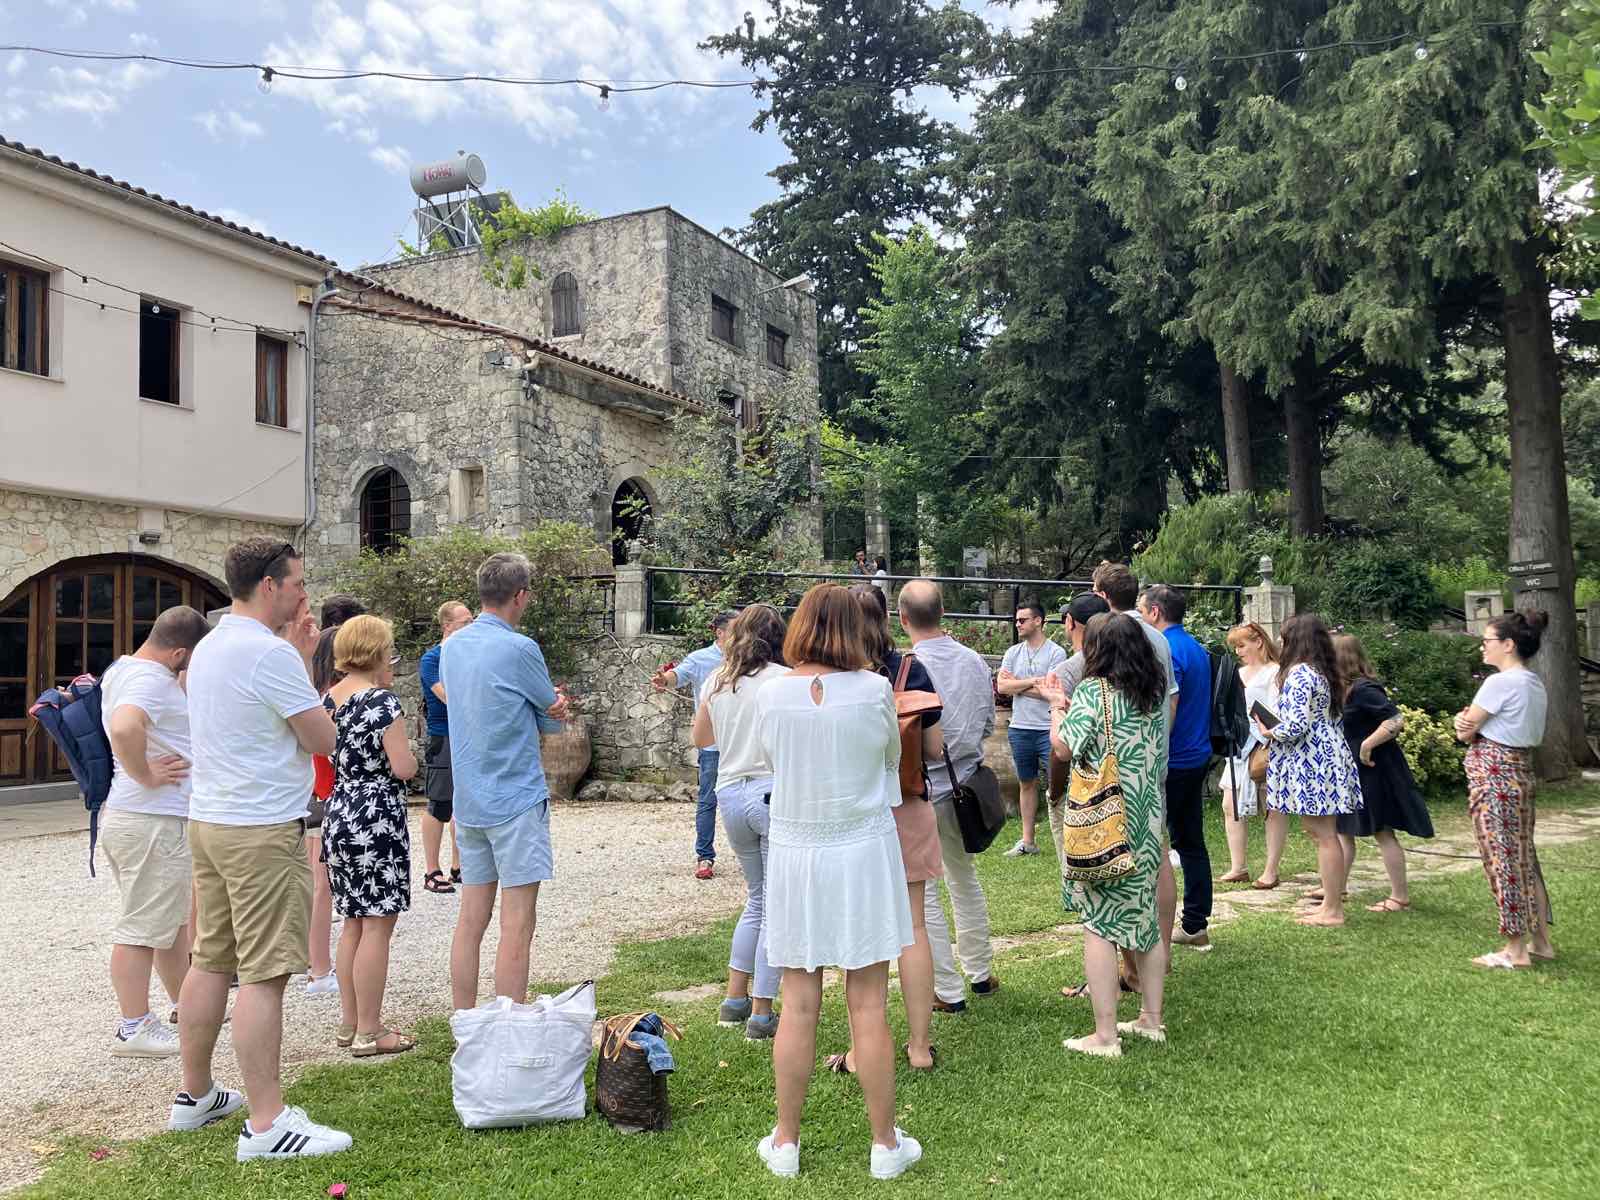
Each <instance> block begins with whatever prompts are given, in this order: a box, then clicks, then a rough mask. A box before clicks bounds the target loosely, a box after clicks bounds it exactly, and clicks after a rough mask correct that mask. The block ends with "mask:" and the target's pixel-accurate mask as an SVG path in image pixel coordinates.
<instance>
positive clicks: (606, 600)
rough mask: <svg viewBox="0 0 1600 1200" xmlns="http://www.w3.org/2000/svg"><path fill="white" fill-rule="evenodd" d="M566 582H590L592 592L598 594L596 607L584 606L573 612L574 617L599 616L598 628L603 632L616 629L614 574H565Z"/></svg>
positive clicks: (612, 631)
mask: <svg viewBox="0 0 1600 1200" xmlns="http://www.w3.org/2000/svg"><path fill="white" fill-rule="evenodd" d="M564 578H565V579H566V580H567V582H568V583H588V584H592V585H593V587H592V589H590V590H592V591H593V592H595V593H597V594H598V596H599V600H600V604H599V607H598V608H595V607H589V606H585V607H584V608H580V609H576V610H574V612H573V614H572V615H573V616H574V617H580V618H583V619H584V620H587V619H589V618H591V617H596V618H599V620H598V622H597V625H598V628H599V629H600V630H601V631H603V632H605V633H615V632H616V631H617V577H616V576H615V575H567V576H564Z"/></svg>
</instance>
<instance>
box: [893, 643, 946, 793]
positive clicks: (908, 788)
mask: <svg viewBox="0 0 1600 1200" xmlns="http://www.w3.org/2000/svg"><path fill="white" fill-rule="evenodd" d="M914 657H915V656H914V655H912V654H911V653H909V652H908V653H906V654H902V655H901V656H900V673H899V674H898V675H897V676H896V677H895V681H894V707H895V712H896V714H897V715H898V716H899V718H900V797H901V799H903V800H925V799H927V796H928V768H927V764H926V763H924V762H923V761H922V714H923V713H925V712H929V711H931V710H932V709H935V708H943V707H944V701H943V700H941V699H939V693H938V692H923V691H916V692H908V691H906V676H907V675H909V674H910V673H911V660H912V659H913V658H914Z"/></svg>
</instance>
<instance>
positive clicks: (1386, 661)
mask: <svg viewBox="0 0 1600 1200" xmlns="http://www.w3.org/2000/svg"><path fill="white" fill-rule="evenodd" d="M1344 632H1346V633H1350V634H1354V635H1355V636H1356V637H1358V638H1360V639H1361V644H1362V645H1363V646H1365V647H1366V649H1367V657H1368V658H1370V659H1371V660H1372V665H1373V668H1374V669H1375V670H1376V671H1377V672H1378V678H1380V679H1381V680H1383V683H1384V686H1385V687H1386V688H1388V690H1389V697H1390V699H1392V700H1393V701H1394V702H1395V703H1396V704H1402V705H1409V706H1410V707H1412V708H1420V709H1424V710H1426V711H1428V712H1435V713H1451V714H1454V713H1457V712H1460V711H1461V710H1462V709H1463V708H1465V707H1466V706H1467V705H1468V704H1470V703H1471V702H1472V697H1473V695H1474V694H1475V693H1476V692H1477V690H1478V684H1479V683H1480V682H1481V681H1482V679H1483V675H1484V667H1483V660H1482V656H1481V655H1480V653H1479V643H1478V640H1477V639H1476V638H1471V637H1465V636H1461V635H1458V634H1444V633H1426V632H1423V631H1420V630H1413V629H1401V628H1400V627H1399V626H1397V625H1393V624H1388V625H1351V626H1347V627H1345V629H1344Z"/></svg>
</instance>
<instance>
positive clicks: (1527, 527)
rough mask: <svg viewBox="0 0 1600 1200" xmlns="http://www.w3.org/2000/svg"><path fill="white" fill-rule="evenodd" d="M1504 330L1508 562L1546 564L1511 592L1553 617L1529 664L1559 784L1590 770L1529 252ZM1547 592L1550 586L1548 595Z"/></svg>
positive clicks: (1568, 532)
mask: <svg viewBox="0 0 1600 1200" xmlns="http://www.w3.org/2000/svg"><path fill="white" fill-rule="evenodd" d="M1511 262H1512V270H1513V272H1514V276H1513V277H1512V278H1511V279H1508V281H1507V284H1506V297H1505V307H1504V311H1503V314H1502V316H1501V327H1502V331H1503V333H1504V335H1505V348H1506V413H1507V417H1508V419H1509V423H1510V427H1511V562H1512V566H1513V569H1515V567H1516V565H1517V564H1519V563H1527V564H1533V563H1549V564H1550V566H1551V569H1550V570H1548V571H1546V572H1544V573H1543V574H1542V576H1541V575H1538V574H1537V573H1535V574H1534V575H1532V576H1530V577H1529V580H1528V581H1529V583H1531V582H1532V580H1533V578H1542V581H1543V585H1542V586H1538V587H1524V586H1523V585H1522V582H1521V580H1519V581H1518V583H1517V592H1516V601H1515V602H1516V605H1517V607H1519V608H1537V609H1539V610H1540V611H1542V612H1544V613H1545V614H1547V615H1548V617H1549V618H1550V624H1549V626H1548V627H1547V628H1546V630H1545V635H1544V644H1543V646H1542V648H1541V649H1540V651H1539V653H1538V654H1537V655H1536V656H1535V657H1534V658H1533V659H1532V660H1531V662H1530V663H1529V665H1530V666H1532V667H1533V668H1534V669H1535V670H1536V671H1538V672H1539V675H1540V677H1541V678H1542V679H1543V680H1544V686H1545V691H1546V692H1547V693H1548V695H1549V698H1550V711H1549V719H1548V721H1547V723H1546V726H1545V735H1544V746H1543V747H1542V749H1541V750H1540V751H1539V753H1538V755H1537V764H1538V769H1539V774H1540V776H1541V777H1542V778H1545V779H1564V778H1566V777H1567V776H1568V775H1570V774H1571V773H1572V770H1573V767H1574V766H1576V765H1578V764H1581V763H1586V762H1588V761H1590V754H1589V747H1588V743H1587V741H1586V740H1585V736H1584V715H1583V691H1582V686H1581V683H1580V681H1579V678H1578V618H1577V613H1576V612H1575V610H1574V607H1573V566H1572V524H1571V518H1570V515H1569V513H1568V510H1567V456H1566V447H1565V445H1564V444H1563V441H1562V434H1561V380H1560V376H1559V375H1558V374H1557V372H1556V352H1555V335H1554V332H1553V330H1552V328H1551V324H1550V286H1549V281H1548V279H1547V278H1546V276H1545V270H1544V266H1543V264H1541V263H1540V262H1539V258H1538V254H1537V252H1536V250H1535V248H1534V247H1533V246H1532V245H1530V244H1528V243H1526V242H1523V243H1519V244H1517V245H1516V246H1514V247H1512V250H1511ZM1552 585H1553V586H1552Z"/></svg>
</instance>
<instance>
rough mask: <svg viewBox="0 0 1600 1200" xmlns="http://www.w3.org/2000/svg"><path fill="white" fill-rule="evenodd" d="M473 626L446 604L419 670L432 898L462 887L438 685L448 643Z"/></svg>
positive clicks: (446, 719) (468, 613)
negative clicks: (446, 867) (448, 864)
mask: <svg viewBox="0 0 1600 1200" xmlns="http://www.w3.org/2000/svg"><path fill="white" fill-rule="evenodd" d="M471 622H472V610H471V609H470V608H468V607H467V606H466V605H465V604H463V603H461V601H459V600H446V601H445V602H444V603H443V604H441V605H440V606H439V635H440V636H439V641H438V643H437V644H436V645H433V646H430V647H428V649H427V650H425V651H423V654H422V661H421V662H420V663H419V664H418V665H417V675H418V676H419V677H420V678H421V680H422V704H423V709H424V711H425V712H426V714H427V722H428V749H427V754H426V757H425V758H424V759H423V762H424V764H425V765H426V767H427V775H426V781H427V783H426V791H427V794H428V807H427V809H426V810H425V811H424V812H423V814H422V857H423V861H424V862H425V864H426V865H425V867H424V872H425V873H424V875H423V876H422V886H423V887H424V888H426V889H427V890H428V891H430V892H446V893H453V892H454V891H455V890H456V889H455V887H454V886H453V885H454V884H457V883H460V882H461V851H460V850H459V849H457V847H456V827H455V825H454V824H452V822H451V817H452V815H453V812H454V810H453V808H452V801H453V799H454V796H455V787H454V785H453V784H452V783H451V773H450V712H449V709H448V708H447V707H446V705H445V690H444V684H443V683H441V682H440V681H439V651H440V650H441V649H442V648H443V646H444V641H445V639H446V638H448V637H449V636H450V635H451V634H452V633H455V632H456V631H457V630H459V629H464V628H466V626H467V625H469V624H470V623H471ZM446 825H449V826H450V857H451V858H453V859H454V860H455V864H456V865H455V868H454V869H453V870H452V871H451V872H450V878H449V879H446V878H445V877H444V872H443V871H441V870H440V869H439V847H440V843H441V842H443V841H444V827H445V826H446Z"/></svg>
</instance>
